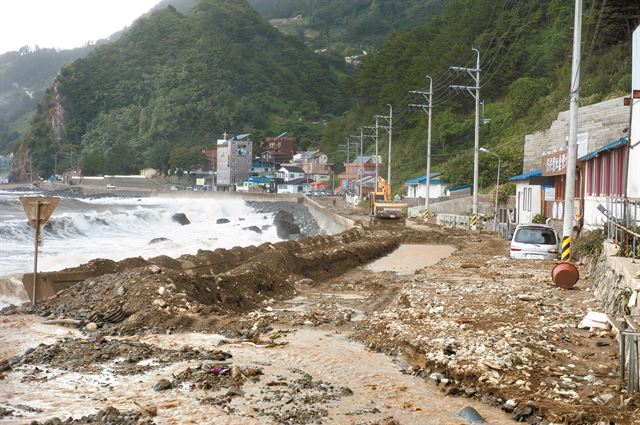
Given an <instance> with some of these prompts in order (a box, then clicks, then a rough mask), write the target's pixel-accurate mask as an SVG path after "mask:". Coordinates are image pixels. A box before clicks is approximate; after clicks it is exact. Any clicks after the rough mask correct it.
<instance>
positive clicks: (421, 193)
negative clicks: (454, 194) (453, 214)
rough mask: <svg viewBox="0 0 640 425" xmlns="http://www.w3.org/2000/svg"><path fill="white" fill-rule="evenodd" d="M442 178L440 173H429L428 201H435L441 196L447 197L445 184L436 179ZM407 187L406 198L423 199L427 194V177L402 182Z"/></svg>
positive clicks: (446, 184)
mask: <svg viewBox="0 0 640 425" xmlns="http://www.w3.org/2000/svg"><path fill="white" fill-rule="evenodd" d="M440 176H442V173H431V175H430V176H429V177H430V181H429V199H436V198H440V197H442V196H447V186H449V183H446V182H444V181H442V180H440V179H439V178H438V177H440ZM404 185H405V186H406V187H407V198H422V199H424V198H425V194H426V193H427V176H426V175H423V176H419V177H416V178H413V179H411V180H407V181H406V182H404Z"/></svg>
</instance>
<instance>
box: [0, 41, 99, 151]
mask: <svg viewBox="0 0 640 425" xmlns="http://www.w3.org/2000/svg"><path fill="white" fill-rule="evenodd" d="M94 48H95V45H87V46H85V47H79V48H77V49H70V50H56V49H40V48H35V49H30V48H28V47H23V48H22V49H20V50H19V51H17V52H8V53H4V54H2V55H0V153H3V152H6V151H9V150H11V148H12V146H13V144H14V143H16V142H17V141H18V139H19V137H20V136H21V135H22V134H23V133H24V132H25V131H26V129H27V128H28V124H29V119H30V118H31V117H32V115H33V112H34V111H35V110H36V106H37V104H38V102H39V101H40V100H41V99H42V95H43V94H44V92H45V90H46V89H47V88H48V87H50V86H51V84H52V83H53V80H54V78H55V76H56V74H57V73H58V71H59V70H60V68H61V67H62V65H64V64H67V63H71V62H73V61H74V60H76V59H78V58H80V57H83V56H86V55H87V54H88V53H89V52H90V51H91V50H93V49H94Z"/></svg>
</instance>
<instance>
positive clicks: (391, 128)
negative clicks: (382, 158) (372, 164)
mask: <svg viewBox="0 0 640 425" xmlns="http://www.w3.org/2000/svg"><path fill="white" fill-rule="evenodd" d="M387 106H388V107H389V158H388V161H387V162H388V164H389V165H388V167H389V168H387V184H388V185H389V187H391V140H392V139H393V136H392V135H393V106H391V104H387Z"/></svg>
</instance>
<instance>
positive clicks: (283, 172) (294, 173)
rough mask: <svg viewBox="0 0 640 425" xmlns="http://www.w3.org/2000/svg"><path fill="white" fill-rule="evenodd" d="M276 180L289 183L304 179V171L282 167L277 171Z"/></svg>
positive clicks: (291, 167) (291, 166)
mask: <svg viewBox="0 0 640 425" xmlns="http://www.w3.org/2000/svg"><path fill="white" fill-rule="evenodd" d="M278 178H279V179H282V180H284V181H285V182H289V181H292V180H298V179H302V178H304V170H303V169H302V168H300V167H296V166H293V165H283V166H282V167H280V169H279V170H278Z"/></svg>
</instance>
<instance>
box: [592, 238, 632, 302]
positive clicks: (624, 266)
mask: <svg viewBox="0 0 640 425" xmlns="http://www.w3.org/2000/svg"><path fill="white" fill-rule="evenodd" d="M616 251H617V247H616V246H615V245H613V244H611V243H605V244H604V247H603V249H602V254H600V257H599V258H598V259H597V260H595V261H593V262H592V264H591V267H590V268H591V278H592V285H591V286H592V290H593V294H594V295H595V296H596V298H597V299H598V300H599V301H600V302H601V303H602V305H603V306H604V307H605V309H606V311H607V313H612V314H632V315H637V314H638V313H640V307H638V291H640V279H639V275H638V273H639V272H640V264H637V263H633V262H632V259H631V258H624V257H618V256H616Z"/></svg>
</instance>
